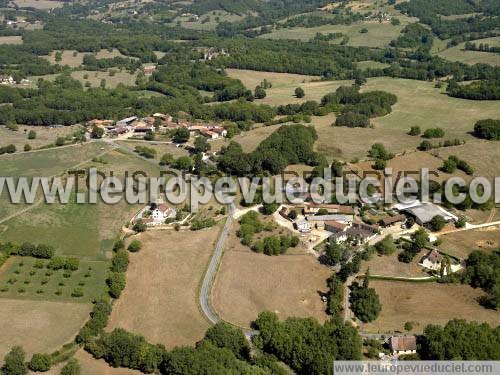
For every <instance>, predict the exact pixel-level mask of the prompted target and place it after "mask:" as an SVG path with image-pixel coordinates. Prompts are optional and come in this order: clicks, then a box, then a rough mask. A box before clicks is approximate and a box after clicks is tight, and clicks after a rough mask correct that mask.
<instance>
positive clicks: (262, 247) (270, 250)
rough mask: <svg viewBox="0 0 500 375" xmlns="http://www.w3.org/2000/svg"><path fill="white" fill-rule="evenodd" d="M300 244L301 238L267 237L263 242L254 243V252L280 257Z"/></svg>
mask: <svg viewBox="0 0 500 375" xmlns="http://www.w3.org/2000/svg"><path fill="white" fill-rule="evenodd" d="M298 244H299V237H297V236H267V237H264V239H263V240H261V241H256V242H254V244H253V246H252V250H253V251H255V252H257V253H264V254H266V255H280V254H284V253H285V252H286V251H287V250H288V248H290V247H296V246H297V245H298Z"/></svg>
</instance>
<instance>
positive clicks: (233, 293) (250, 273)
mask: <svg viewBox="0 0 500 375" xmlns="http://www.w3.org/2000/svg"><path fill="white" fill-rule="evenodd" d="M330 274H331V272H330V271H329V270H328V268H326V267H324V266H322V265H320V264H319V262H318V261H317V260H316V259H315V258H314V257H313V256H312V255H310V254H306V253H305V252H302V253H300V252H298V250H297V251H294V252H293V254H292V253H290V254H284V255H279V256H267V255H263V254H257V253H254V252H252V251H251V250H250V249H249V248H248V247H246V246H244V245H242V244H241V243H240V242H239V239H238V238H237V237H236V235H235V234H234V233H232V234H231V235H230V237H229V242H228V244H227V247H226V252H225V254H224V257H223V259H222V263H221V266H220V269H219V272H218V274H217V279H216V283H215V286H214V289H213V297H212V298H213V305H214V308H215V310H216V311H217V312H218V314H219V315H220V316H221V317H222V318H223V319H224V320H226V321H228V322H230V323H233V324H236V325H238V326H242V327H249V326H250V324H251V322H252V321H253V320H255V319H256V318H257V315H258V314H259V313H260V312H261V311H263V310H270V311H274V312H275V313H276V314H278V316H279V317H280V319H284V318H287V317H290V316H297V317H314V318H317V319H319V320H320V321H324V320H325V319H326V318H327V316H326V314H325V312H324V310H325V305H324V304H323V302H322V301H321V297H320V292H325V291H326V279H327V278H328V277H329V276H330Z"/></svg>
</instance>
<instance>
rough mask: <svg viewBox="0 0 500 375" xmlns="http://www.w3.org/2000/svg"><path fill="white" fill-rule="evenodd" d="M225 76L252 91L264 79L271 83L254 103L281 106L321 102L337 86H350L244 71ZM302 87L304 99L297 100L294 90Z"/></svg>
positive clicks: (236, 70)
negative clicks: (261, 97)
mask: <svg viewBox="0 0 500 375" xmlns="http://www.w3.org/2000/svg"><path fill="white" fill-rule="evenodd" d="M226 72H227V74H228V75H229V76H230V77H232V78H237V79H239V80H241V82H243V84H244V85H245V86H246V87H247V88H248V89H249V90H252V91H253V90H254V89H255V87H256V86H257V85H259V84H260V83H261V82H262V81H263V80H264V79H267V80H268V81H269V82H271V83H272V87H271V88H270V89H267V90H266V94H267V95H266V97H265V98H264V99H256V100H255V102H256V103H261V104H269V105H281V104H289V103H303V102H305V101H307V100H316V101H321V98H322V97H323V96H324V95H326V94H328V93H330V92H333V91H335V90H336V89H337V88H338V87H339V86H342V85H351V84H352V81H347V80H346V81H321V80H319V77H315V76H306V75H300V74H289V73H271V72H257V71H253V70H244V69H227V70H226ZM299 86H300V87H302V88H303V89H304V92H305V94H306V95H305V97H303V98H297V97H296V96H295V89H296V88H297V87H299Z"/></svg>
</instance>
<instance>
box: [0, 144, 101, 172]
mask: <svg viewBox="0 0 500 375" xmlns="http://www.w3.org/2000/svg"><path fill="white" fill-rule="evenodd" d="M110 149H111V148H110V146H109V145H107V144H106V143H101V142H99V143H98V142H92V143H85V144H83V145H75V146H72V147H64V148H53V149H47V150H43V151H37V152H31V153H19V154H12V155H2V156H0V160H1V161H2V162H1V163H0V176H11V177H20V176H25V177H34V176H47V177H49V176H54V175H59V174H61V173H63V172H64V171H66V170H67V169H69V168H72V167H74V166H76V165H77V164H80V163H83V162H86V161H87V160H90V159H92V158H93V157H94V156H95V155H97V154H99V153H100V152H104V151H105V150H110Z"/></svg>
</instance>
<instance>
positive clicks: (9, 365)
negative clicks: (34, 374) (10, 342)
mask: <svg viewBox="0 0 500 375" xmlns="http://www.w3.org/2000/svg"><path fill="white" fill-rule="evenodd" d="M24 357H25V353H24V350H23V348H21V347H20V346H14V347H13V348H12V349H11V351H10V352H8V353H7V354H6V355H5V359H4V365H3V367H2V372H3V373H4V374H13V375H24V374H27V373H28V367H27V366H26V363H25V362H24Z"/></svg>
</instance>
